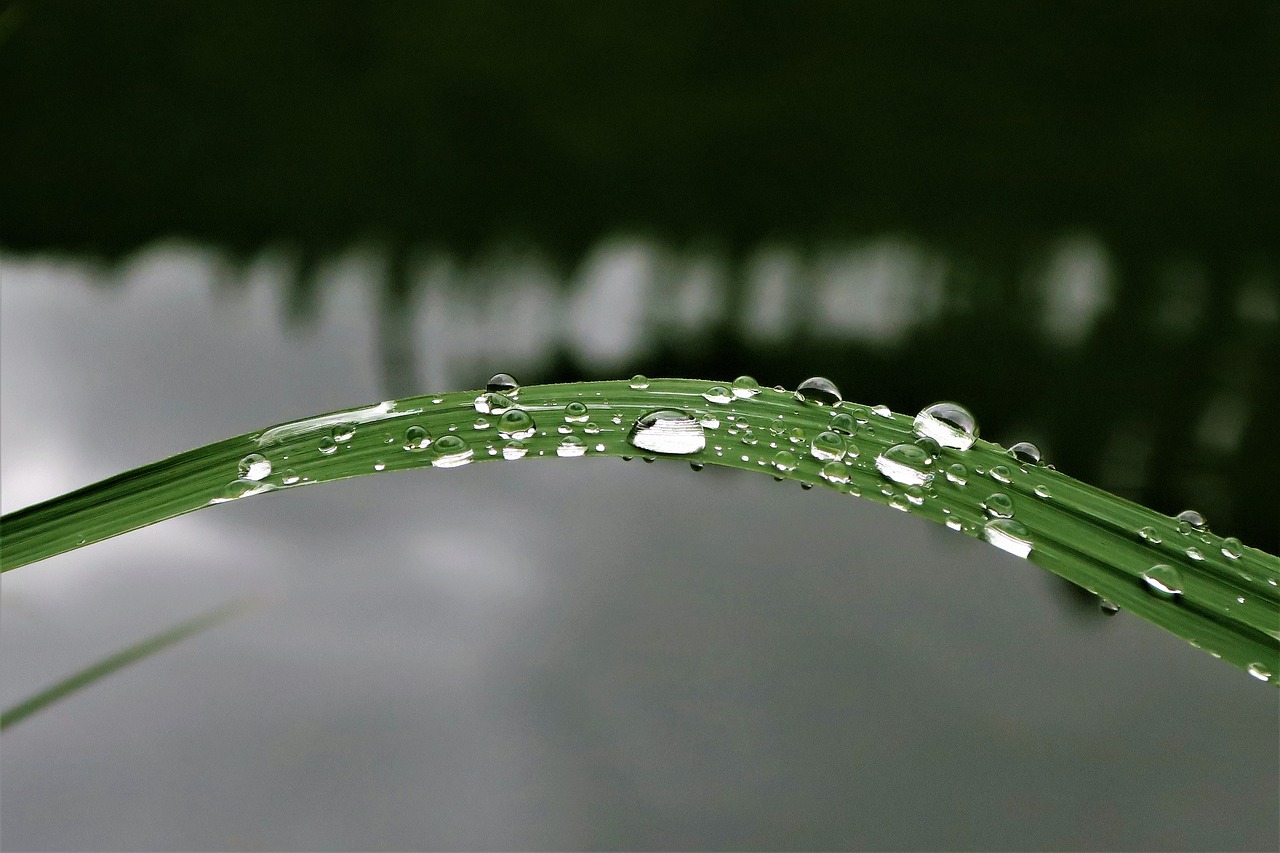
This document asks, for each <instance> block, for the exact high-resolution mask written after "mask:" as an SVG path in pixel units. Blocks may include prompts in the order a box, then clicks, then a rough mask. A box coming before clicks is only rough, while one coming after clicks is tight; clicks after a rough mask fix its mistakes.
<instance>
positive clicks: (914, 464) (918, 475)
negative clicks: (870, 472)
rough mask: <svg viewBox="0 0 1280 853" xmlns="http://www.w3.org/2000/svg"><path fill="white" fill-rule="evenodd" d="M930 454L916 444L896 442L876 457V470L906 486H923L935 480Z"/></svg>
mask: <svg viewBox="0 0 1280 853" xmlns="http://www.w3.org/2000/svg"><path fill="white" fill-rule="evenodd" d="M928 458H929V456H928V454H927V453H925V452H924V451H923V450H921V449H920V448H918V447H916V446H915V445H914V444H895V445H894V446H893V447H890V448H889V449H888V450H886V451H885V452H884V453H881V454H880V455H879V456H877V457H876V470H877V471H879V472H880V473H881V474H883V475H884V476H886V477H888V478H889V479H890V480H893V481H894V482H895V483H900V484H901V485H904V486H923V485H926V484H927V483H929V482H930V481H932V480H933V472H932V471H930V470H929V463H928V461H927V460H928Z"/></svg>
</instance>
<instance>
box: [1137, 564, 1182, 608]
mask: <svg viewBox="0 0 1280 853" xmlns="http://www.w3.org/2000/svg"><path fill="white" fill-rule="evenodd" d="M1140 577H1141V578H1142V580H1143V582H1144V583H1145V584H1146V585H1147V589H1148V590H1150V591H1151V592H1152V593H1154V594H1155V595H1158V596H1160V597H1161V598H1168V599H1176V598H1177V597H1178V596H1180V595H1182V576H1181V575H1179V574H1178V570H1177V569H1175V568H1174V567H1173V566H1168V565H1165V564H1164V563H1157V564H1156V565H1154V566H1152V567H1151V568H1149V569H1147V570H1146V571H1145V572H1143V573H1142V574H1141V575H1140Z"/></svg>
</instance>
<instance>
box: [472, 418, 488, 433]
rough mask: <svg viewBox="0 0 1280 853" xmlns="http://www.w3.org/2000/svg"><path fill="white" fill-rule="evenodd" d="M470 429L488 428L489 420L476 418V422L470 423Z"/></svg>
mask: <svg viewBox="0 0 1280 853" xmlns="http://www.w3.org/2000/svg"><path fill="white" fill-rule="evenodd" d="M471 428H472V429H475V430H485V429H488V428H489V422H488V421H486V420H485V419H484V418H476V422H475V423H473V424H472V425H471Z"/></svg>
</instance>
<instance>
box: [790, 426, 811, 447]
mask: <svg viewBox="0 0 1280 853" xmlns="http://www.w3.org/2000/svg"><path fill="white" fill-rule="evenodd" d="M788 438H789V440H790V441H791V443H792V444H804V442H805V439H806V438H808V436H807V435H805V433H804V430H802V429H801V428H800V427H795V428H794V429H792V430H791V432H790V433H789V435H788Z"/></svg>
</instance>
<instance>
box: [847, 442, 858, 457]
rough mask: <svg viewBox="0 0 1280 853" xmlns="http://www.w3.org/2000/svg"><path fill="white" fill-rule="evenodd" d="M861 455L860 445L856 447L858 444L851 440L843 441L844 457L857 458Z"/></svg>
mask: <svg viewBox="0 0 1280 853" xmlns="http://www.w3.org/2000/svg"><path fill="white" fill-rule="evenodd" d="M861 455H862V448H861V447H858V445H856V444H854V443H853V442H852V441H846V442H845V443H844V458H845V459H857V458H858V457H859V456H861Z"/></svg>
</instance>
